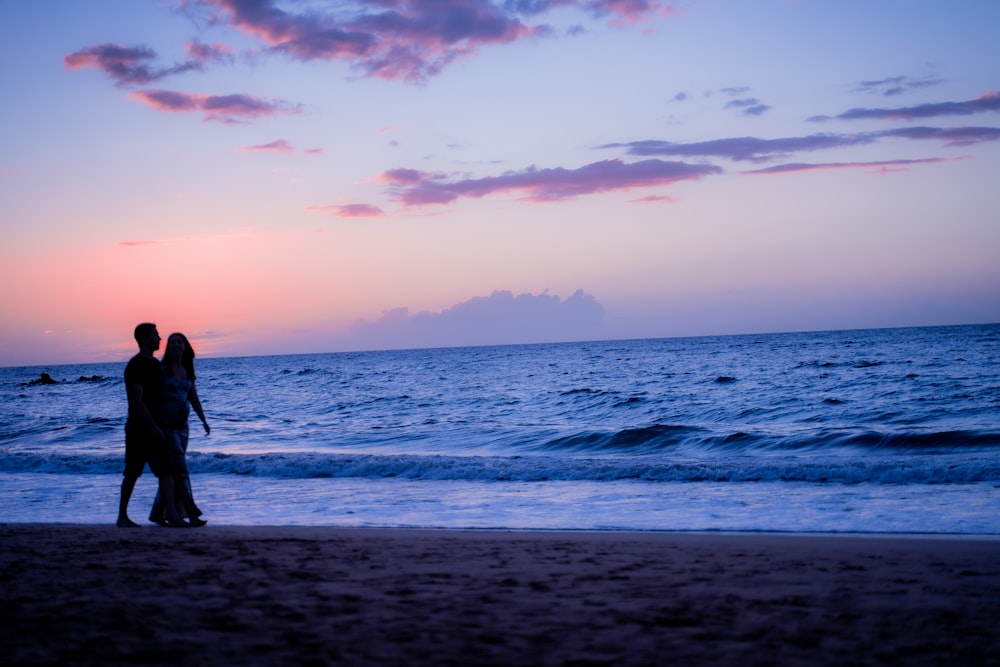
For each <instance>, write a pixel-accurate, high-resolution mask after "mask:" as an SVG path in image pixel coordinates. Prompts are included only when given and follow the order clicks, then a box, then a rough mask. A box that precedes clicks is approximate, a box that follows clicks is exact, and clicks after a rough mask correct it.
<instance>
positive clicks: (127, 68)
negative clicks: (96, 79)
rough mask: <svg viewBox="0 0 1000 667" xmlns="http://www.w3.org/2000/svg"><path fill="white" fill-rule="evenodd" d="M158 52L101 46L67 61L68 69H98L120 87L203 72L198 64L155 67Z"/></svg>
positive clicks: (81, 51) (86, 49) (67, 57)
mask: <svg viewBox="0 0 1000 667" xmlns="http://www.w3.org/2000/svg"><path fill="white" fill-rule="evenodd" d="M155 60H156V52H155V51H153V50H152V49H150V48H148V47H142V46H138V47H128V46H121V45H120V44H107V43H105V44H97V45H95V46H90V47H87V48H85V49H81V50H80V51H76V52H74V53H70V54H67V55H66V56H65V57H63V65H65V67H66V69H71V70H72V69H80V68H81V67H94V68H97V69H99V70H101V71H102V72H104V73H105V74H107V75H108V76H110V77H111V78H112V79H114V80H115V83H116V84H117V85H119V86H135V85H144V84H148V83H152V82H154V81H157V80H159V79H162V78H163V77H165V76H168V75H171V74H179V73H181V72H187V71H191V70H199V69H201V64H200V63H199V62H195V61H189V62H185V63H177V64H175V65H172V66H170V67H158V68H157V67H154V66H153V62H154V61H155Z"/></svg>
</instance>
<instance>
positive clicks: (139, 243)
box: [118, 240, 159, 248]
mask: <svg viewBox="0 0 1000 667" xmlns="http://www.w3.org/2000/svg"><path fill="white" fill-rule="evenodd" d="M158 243H159V241H152V240H149V241H119V242H118V245H120V246H125V247H126V248H134V247H136V246H142V245H156V244H158Z"/></svg>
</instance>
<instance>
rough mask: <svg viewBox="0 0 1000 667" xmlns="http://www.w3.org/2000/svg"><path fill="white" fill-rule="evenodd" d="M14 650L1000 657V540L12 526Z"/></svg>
mask: <svg viewBox="0 0 1000 667" xmlns="http://www.w3.org/2000/svg"><path fill="white" fill-rule="evenodd" d="M0 588H2V591H3V592H2V598H3V600H2V601H3V604H2V611H0V635H2V640H0V663H2V664H35V665H37V664H74V665H112V664H152V665H175V664H186V665H218V666H221V665H307V664H308V665H576V666H585V665H586V666H595V665H609V666H610V665H615V666H621V665H713V666H714V667H719V666H721V665H803V666H806V665H809V666H811V667H812V666H816V665H1000V540H996V539H985V540H975V539H958V538H955V539H952V538H947V539H943V538H933V539H931V538H909V537H854V536H795V535H770V534H767V535H761V534H753V535H745V534H674V533H600V532H597V533H591V532H501V531H449V530H399V529H381V528H317V527H243V526H212V525H211V524H210V525H209V526H207V527H205V528H199V529H170V528H157V527H155V526H147V527H142V528H139V529H122V528H116V527H114V526H94V525H72V526H68V525H17V524H10V525H3V526H0Z"/></svg>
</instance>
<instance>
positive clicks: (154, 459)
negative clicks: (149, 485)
mask: <svg viewBox="0 0 1000 667" xmlns="http://www.w3.org/2000/svg"><path fill="white" fill-rule="evenodd" d="M146 464H149V469H150V470H152V471H153V474H154V475H156V476H157V477H161V476H162V475H164V474H166V475H169V474H170V466H169V464H168V461H167V452H166V447H165V446H164V444H163V443H162V442H157V441H156V440H155V439H154V438H153V437H152V436H151V435H150V434H149V433H148V432H147V431H146V429H130V428H129V427H128V426H126V427H125V477H132V478H138V477H141V476H142V473H143V470H144V469H145V467H146Z"/></svg>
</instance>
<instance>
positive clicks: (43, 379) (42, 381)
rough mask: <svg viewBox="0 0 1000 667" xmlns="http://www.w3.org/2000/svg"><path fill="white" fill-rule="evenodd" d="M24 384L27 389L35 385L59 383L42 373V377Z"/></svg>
mask: <svg viewBox="0 0 1000 667" xmlns="http://www.w3.org/2000/svg"><path fill="white" fill-rule="evenodd" d="M24 384H25V385H27V386H29V387H33V386H35V385H36V384H59V383H58V382H56V381H55V380H53V379H52V376H51V375H49V374H48V373H42V376H41V377H40V378H38V379H37V380H32V381H31V382H25V383H24Z"/></svg>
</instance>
